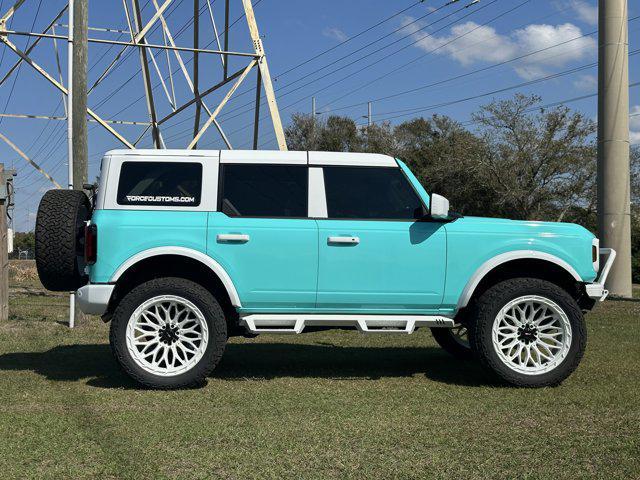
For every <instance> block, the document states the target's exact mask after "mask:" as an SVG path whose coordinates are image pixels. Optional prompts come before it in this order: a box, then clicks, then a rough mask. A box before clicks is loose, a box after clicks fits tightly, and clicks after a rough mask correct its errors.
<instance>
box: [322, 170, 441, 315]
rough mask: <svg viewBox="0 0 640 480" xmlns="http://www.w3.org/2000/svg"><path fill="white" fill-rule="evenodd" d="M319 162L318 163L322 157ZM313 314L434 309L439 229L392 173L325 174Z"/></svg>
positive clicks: (438, 290)
mask: <svg viewBox="0 0 640 480" xmlns="http://www.w3.org/2000/svg"><path fill="white" fill-rule="evenodd" d="M320 158H321V157H320ZM322 169H323V179H324V189H325V192H326V202H327V205H326V207H327V219H325V220H318V227H319V272H318V300H317V306H318V307H319V308H323V309H336V310H341V311H348V310H357V311H361V312H364V311H374V312H378V311H398V312H408V311H414V312H418V311H424V310H430V309H437V308H438V307H439V306H440V304H441V301H442V295H443V291H444V281H445V260H446V234H445V231H444V228H443V227H442V225H443V224H442V223H438V222H431V221H421V220H420V218H421V217H423V214H424V211H425V206H424V205H423V202H422V201H421V199H420V197H419V196H418V195H417V193H416V191H415V190H414V189H413V187H412V185H411V184H410V182H409V181H408V179H407V178H406V176H405V175H404V173H403V172H402V171H401V170H400V169H399V168H398V167H397V164H396V166H395V167H392V166H379V167H378V166H362V167H361V166H350V165H332V166H327V165H325V166H323V167H322Z"/></svg>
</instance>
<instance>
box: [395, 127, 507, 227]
mask: <svg viewBox="0 0 640 480" xmlns="http://www.w3.org/2000/svg"><path fill="white" fill-rule="evenodd" d="M394 136H395V139H396V145H397V150H396V152H397V156H398V157H399V158H401V159H402V160H404V161H405V162H406V163H407V164H408V165H409V167H410V168H411V170H412V171H413V172H414V173H415V175H416V176H417V177H418V179H419V180H420V182H421V183H422V184H423V185H424V186H425V188H426V189H427V191H429V192H437V193H439V194H441V195H444V196H446V197H447V198H448V199H449V201H450V202H451V205H452V208H453V209H454V210H456V211H459V212H461V213H464V214H467V215H468V214H475V215H478V214H485V215H486V214H487V213H491V209H492V205H493V204H494V203H495V198H494V196H495V194H494V192H492V191H491V190H489V189H487V188H486V187H485V185H483V184H482V183H481V182H479V181H478V180H477V177H478V166H479V163H480V158H481V157H482V156H483V155H484V154H485V150H486V149H485V146H484V144H483V142H482V140H481V139H479V138H478V137H477V136H475V135H474V134H473V133H471V132H469V131H468V130H466V129H465V128H464V127H462V125H460V124H459V123H458V122H455V121H454V120H452V119H450V118H449V117H445V116H441V115H434V116H433V117H431V118H430V119H425V118H416V119H414V120H410V121H408V122H404V123H402V124H400V125H398V126H397V127H396V128H395V129H394Z"/></svg>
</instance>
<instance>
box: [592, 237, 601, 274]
mask: <svg viewBox="0 0 640 480" xmlns="http://www.w3.org/2000/svg"><path fill="white" fill-rule="evenodd" d="M591 261H592V262H593V269H594V270H595V271H596V272H597V271H599V270H600V240H599V239H597V238H594V239H593V242H592V243H591Z"/></svg>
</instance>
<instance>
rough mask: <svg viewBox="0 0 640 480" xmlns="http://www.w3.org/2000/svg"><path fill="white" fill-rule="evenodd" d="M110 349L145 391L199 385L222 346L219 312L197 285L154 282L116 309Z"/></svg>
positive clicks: (224, 332) (131, 294)
mask: <svg viewBox="0 0 640 480" xmlns="http://www.w3.org/2000/svg"><path fill="white" fill-rule="evenodd" d="M110 341H111V348H112V350H113V353H114V355H115V357H116V360H118V362H119V363H120V365H121V366H122V368H123V369H124V370H125V372H126V373H128V374H129V375H130V376H131V377H132V378H133V379H134V380H136V381H138V382H139V383H141V384H143V385H146V386H148V387H151V388H158V389H173V388H184V387H190V386H196V385H199V384H202V383H203V382H204V380H205V379H206V377H207V375H208V374H209V373H211V371H212V370H213V369H214V368H215V366H216V365H217V363H218V362H219V360H220V358H221V357H222V353H223V352H224V347H225V344H226V341H227V328H226V322H225V318H224V314H223V312H222V308H221V307H220V305H219V304H218V302H217V301H216V299H215V298H214V297H213V295H212V294H211V293H210V292H209V291H208V290H206V289H205V288H204V287H202V286H201V285H198V284H197V283H194V282H192V281H189V280H185V279H182V278H158V279H155V280H150V281H148V282H145V283H143V284H141V285H138V286H137V287H136V288H134V289H133V290H132V291H131V292H129V293H128V294H127V295H125V297H124V298H123V299H122V301H121V302H120V303H119V304H118V306H117V308H116V310H115V312H114V315H113V319H112V321H111V331H110Z"/></svg>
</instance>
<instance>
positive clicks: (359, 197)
mask: <svg viewBox="0 0 640 480" xmlns="http://www.w3.org/2000/svg"><path fill="white" fill-rule="evenodd" d="M323 171H324V186H325V192H326V195H327V213H328V217H329V218H361V219H371V220H413V219H418V218H420V217H422V215H423V211H422V202H421V201H420V198H419V197H418V195H417V194H416V192H415V191H414V190H413V187H412V186H411V185H410V184H409V181H408V180H407V179H406V177H405V176H404V174H403V173H402V171H401V170H400V169H399V168H387V167H323Z"/></svg>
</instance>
